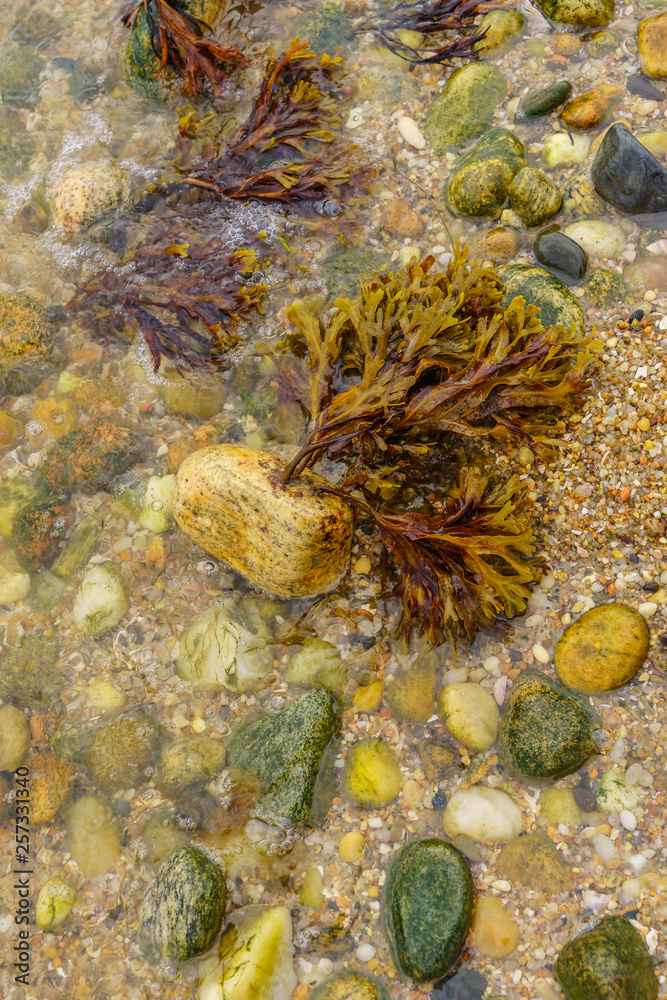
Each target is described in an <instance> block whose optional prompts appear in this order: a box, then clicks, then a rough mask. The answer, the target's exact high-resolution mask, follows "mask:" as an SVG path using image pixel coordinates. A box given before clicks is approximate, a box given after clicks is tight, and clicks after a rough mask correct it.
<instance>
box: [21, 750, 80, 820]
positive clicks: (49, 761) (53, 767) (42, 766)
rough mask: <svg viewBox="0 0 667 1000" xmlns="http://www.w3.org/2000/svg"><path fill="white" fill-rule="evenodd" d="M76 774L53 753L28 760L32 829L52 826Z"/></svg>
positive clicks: (35, 756)
mask: <svg viewBox="0 0 667 1000" xmlns="http://www.w3.org/2000/svg"><path fill="white" fill-rule="evenodd" d="M74 775H75V771H74V768H73V767H71V766H70V765H69V764H68V763H67V761H66V760H63V758H62V757H59V756H58V754H56V753H54V752H53V751H52V750H43V751H41V752H40V753H36V754H33V756H32V757H31V758H30V822H31V823H34V824H35V826H42V825H43V824H45V823H51V822H52V820H54V819H55V818H56V816H57V814H58V810H59V809H60V807H61V806H62V804H63V802H64V801H65V799H66V798H67V796H68V795H69V790H70V788H71V787H72V782H73V781H74Z"/></svg>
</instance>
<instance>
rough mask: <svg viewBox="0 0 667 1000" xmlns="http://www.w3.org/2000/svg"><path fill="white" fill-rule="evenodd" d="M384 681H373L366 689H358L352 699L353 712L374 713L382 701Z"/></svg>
mask: <svg viewBox="0 0 667 1000" xmlns="http://www.w3.org/2000/svg"><path fill="white" fill-rule="evenodd" d="M382 690H383V684H382V681H373V682H372V683H371V684H367V685H366V687H360V688H357V690H356V691H355V692H354V695H353V697H352V711H353V712H374V711H375V709H376V708H377V707H378V705H379V704H380V702H381V701H382Z"/></svg>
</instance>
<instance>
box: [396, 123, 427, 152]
mask: <svg viewBox="0 0 667 1000" xmlns="http://www.w3.org/2000/svg"><path fill="white" fill-rule="evenodd" d="M396 128H397V129H398V131H399V132H400V134H401V136H402V138H403V139H405V141H406V142H407V144H408V146H412V147H413V148H414V149H423V148H424V146H425V145H426V138H425V136H424V135H423V133H422V131H421V129H420V128H419V125H417V122H416V121H415V120H414V118H408V117H407V115H402V116H401V117H400V118H399V119H398V120H397V122H396Z"/></svg>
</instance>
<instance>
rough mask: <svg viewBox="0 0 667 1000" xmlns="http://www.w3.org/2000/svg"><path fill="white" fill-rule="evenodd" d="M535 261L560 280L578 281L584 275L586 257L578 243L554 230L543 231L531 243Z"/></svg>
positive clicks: (586, 263) (586, 264) (586, 262)
mask: <svg viewBox="0 0 667 1000" xmlns="http://www.w3.org/2000/svg"><path fill="white" fill-rule="evenodd" d="M533 253H534V254H535V259H536V260H537V262H538V263H539V264H541V265H542V266H543V267H547V268H549V269H550V270H552V271H555V272H556V273H557V276H558V277H559V278H561V279H566V280H568V281H570V282H572V281H580V280H581V278H583V276H584V275H585V274H586V268H587V266H588V257H587V255H586V251H585V250H584V249H583V247H582V246H581V245H580V244H579V243H575V242H574V240H571V239H570V237H569V236H566V235H565V233H562V232H560V230H558V229H556V228H552V229H545V230H544V232H541V233H539V235H538V236H537V238H536V239H535V242H534V243H533Z"/></svg>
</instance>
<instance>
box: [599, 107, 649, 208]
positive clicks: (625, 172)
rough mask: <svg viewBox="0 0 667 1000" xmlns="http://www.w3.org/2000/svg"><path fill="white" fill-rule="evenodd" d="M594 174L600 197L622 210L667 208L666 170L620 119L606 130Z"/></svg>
mask: <svg viewBox="0 0 667 1000" xmlns="http://www.w3.org/2000/svg"><path fill="white" fill-rule="evenodd" d="M591 178H592V180H593V187H594V188H595V190H596V191H597V193H598V194H599V195H600V197H601V198H603V199H604V200H605V201H606V202H608V203H609V204H610V205H613V206H614V208H617V209H618V210H619V211H620V212H625V213H627V214H628V215H649V214H656V213H658V212H666V211H667V170H666V169H665V167H663V166H662V164H661V163H659V161H658V160H656V158H655V156H653V154H652V153H649V151H648V149H645V148H644V146H642V144H641V142H639V140H638V139H635V137H634V136H633V135H632V134H631V133H630V132H629V131H628V130H627V128H626V127H625V125H621V124H620V122H616V123H615V124H614V125H612V126H611V127H610V128H609V129H608V130H607V132H606V133H605V136H604V139H603V140H602V143H601V145H600V148H599V149H598V151H597V153H596V155H595V159H594V160H593V167H592V169H591Z"/></svg>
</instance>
